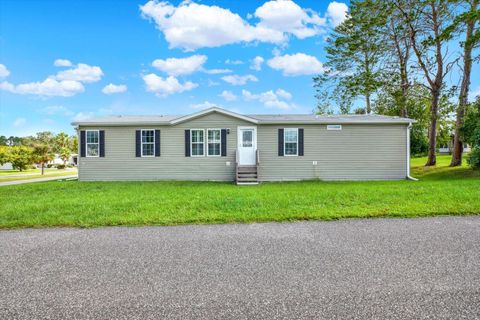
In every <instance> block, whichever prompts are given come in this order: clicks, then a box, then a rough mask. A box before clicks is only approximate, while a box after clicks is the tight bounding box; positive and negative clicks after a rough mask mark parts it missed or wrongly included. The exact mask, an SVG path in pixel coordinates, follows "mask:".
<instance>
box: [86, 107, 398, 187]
mask: <svg viewBox="0 0 480 320" xmlns="http://www.w3.org/2000/svg"><path fill="white" fill-rule="evenodd" d="M238 126H254V125H252V124H251V123H249V122H246V121H243V120H240V119H237V118H233V117H230V116H227V115H222V114H220V113H210V114H207V115H204V116H202V117H199V118H196V119H193V120H190V121H187V122H184V123H180V124H177V125H174V126H111V127H108V126H107V127H97V126H95V127H85V126H80V127H79V130H88V129H98V130H105V157H104V158H88V157H80V158H79V179H80V180H82V181H89V180H216V181H233V180H234V179H235V150H236V148H237V128H238ZM288 127H290V128H294V127H298V128H304V156H303V157H300V156H299V157H288V156H286V157H285V156H284V157H281V156H278V129H279V128H288ZM148 128H152V129H160V130H161V156H160V157H143V158H142V157H140V158H137V157H135V130H139V129H148ZM209 128H210V129H230V133H229V134H227V156H226V157H206V156H204V157H185V136H184V134H185V129H209ZM406 135H407V125H404V124H384V125H381V124H375V125H373V124H343V130H341V131H327V130H326V125H320V124H312V125H298V126H294V125H289V126H282V125H257V148H258V150H259V154H260V167H259V180H260V181H281V180H302V179H322V180H387V179H404V178H405V177H406V166H407V160H406V157H407V150H406ZM205 137H206V133H205ZM313 161H317V165H316V166H315V165H313ZM227 162H229V165H227Z"/></svg>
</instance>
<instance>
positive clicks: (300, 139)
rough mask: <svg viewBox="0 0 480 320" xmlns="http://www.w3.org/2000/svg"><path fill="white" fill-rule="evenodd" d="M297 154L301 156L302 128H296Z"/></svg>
mask: <svg viewBox="0 0 480 320" xmlns="http://www.w3.org/2000/svg"><path fill="white" fill-rule="evenodd" d="M298 155H299V156H303V128H299V129H298Z"/></svg>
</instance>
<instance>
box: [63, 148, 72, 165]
mask: <svg viewBox="0 0 480 320" xmlns="http://www.w3.org/2000/svg"><path fill="white" fill-rule="evenodd" d="M71 154H72V152H71V151H70V149H69V148H68V147H62V148H61V149H60V158H61V159H62V160H63V164H64V165H66V163H67V161H68V159H69V158H70V156H71Z"/></svg>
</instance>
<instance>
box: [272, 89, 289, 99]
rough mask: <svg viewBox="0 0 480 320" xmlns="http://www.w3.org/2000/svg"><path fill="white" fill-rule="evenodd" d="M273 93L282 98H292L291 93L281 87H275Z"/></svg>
mask: <svg viewBox="0 0 480 320" xmlns="http://www.w3.org/2000/svg"><path fill="white" fill-rule="evenodd" d="M275 93H276V94H277V95H278V96H279V97H281V98H283V99H286V100H290V99H292V94H291V93H290V92H288V91H285V90H283V89H277V91H275Z"/></svg>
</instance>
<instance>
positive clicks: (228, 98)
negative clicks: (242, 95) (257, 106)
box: [218, 90, 237, 101]
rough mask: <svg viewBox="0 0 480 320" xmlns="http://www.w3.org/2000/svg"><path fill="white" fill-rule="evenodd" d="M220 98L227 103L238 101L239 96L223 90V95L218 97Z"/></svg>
mask: <svg viewBox="0 0 480 320" xmlns="http://www.w3.org/2000/svg"><path fill="white" fill-rule="evenodd" d="M218 96H219V97H222V98H223V99H225V100H226V101H235V100H237V96H236V95H234V94H233V93H232V92H231V91H228V90H223V91H222V93H220V94H219V95H218Z"/></svg>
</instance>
